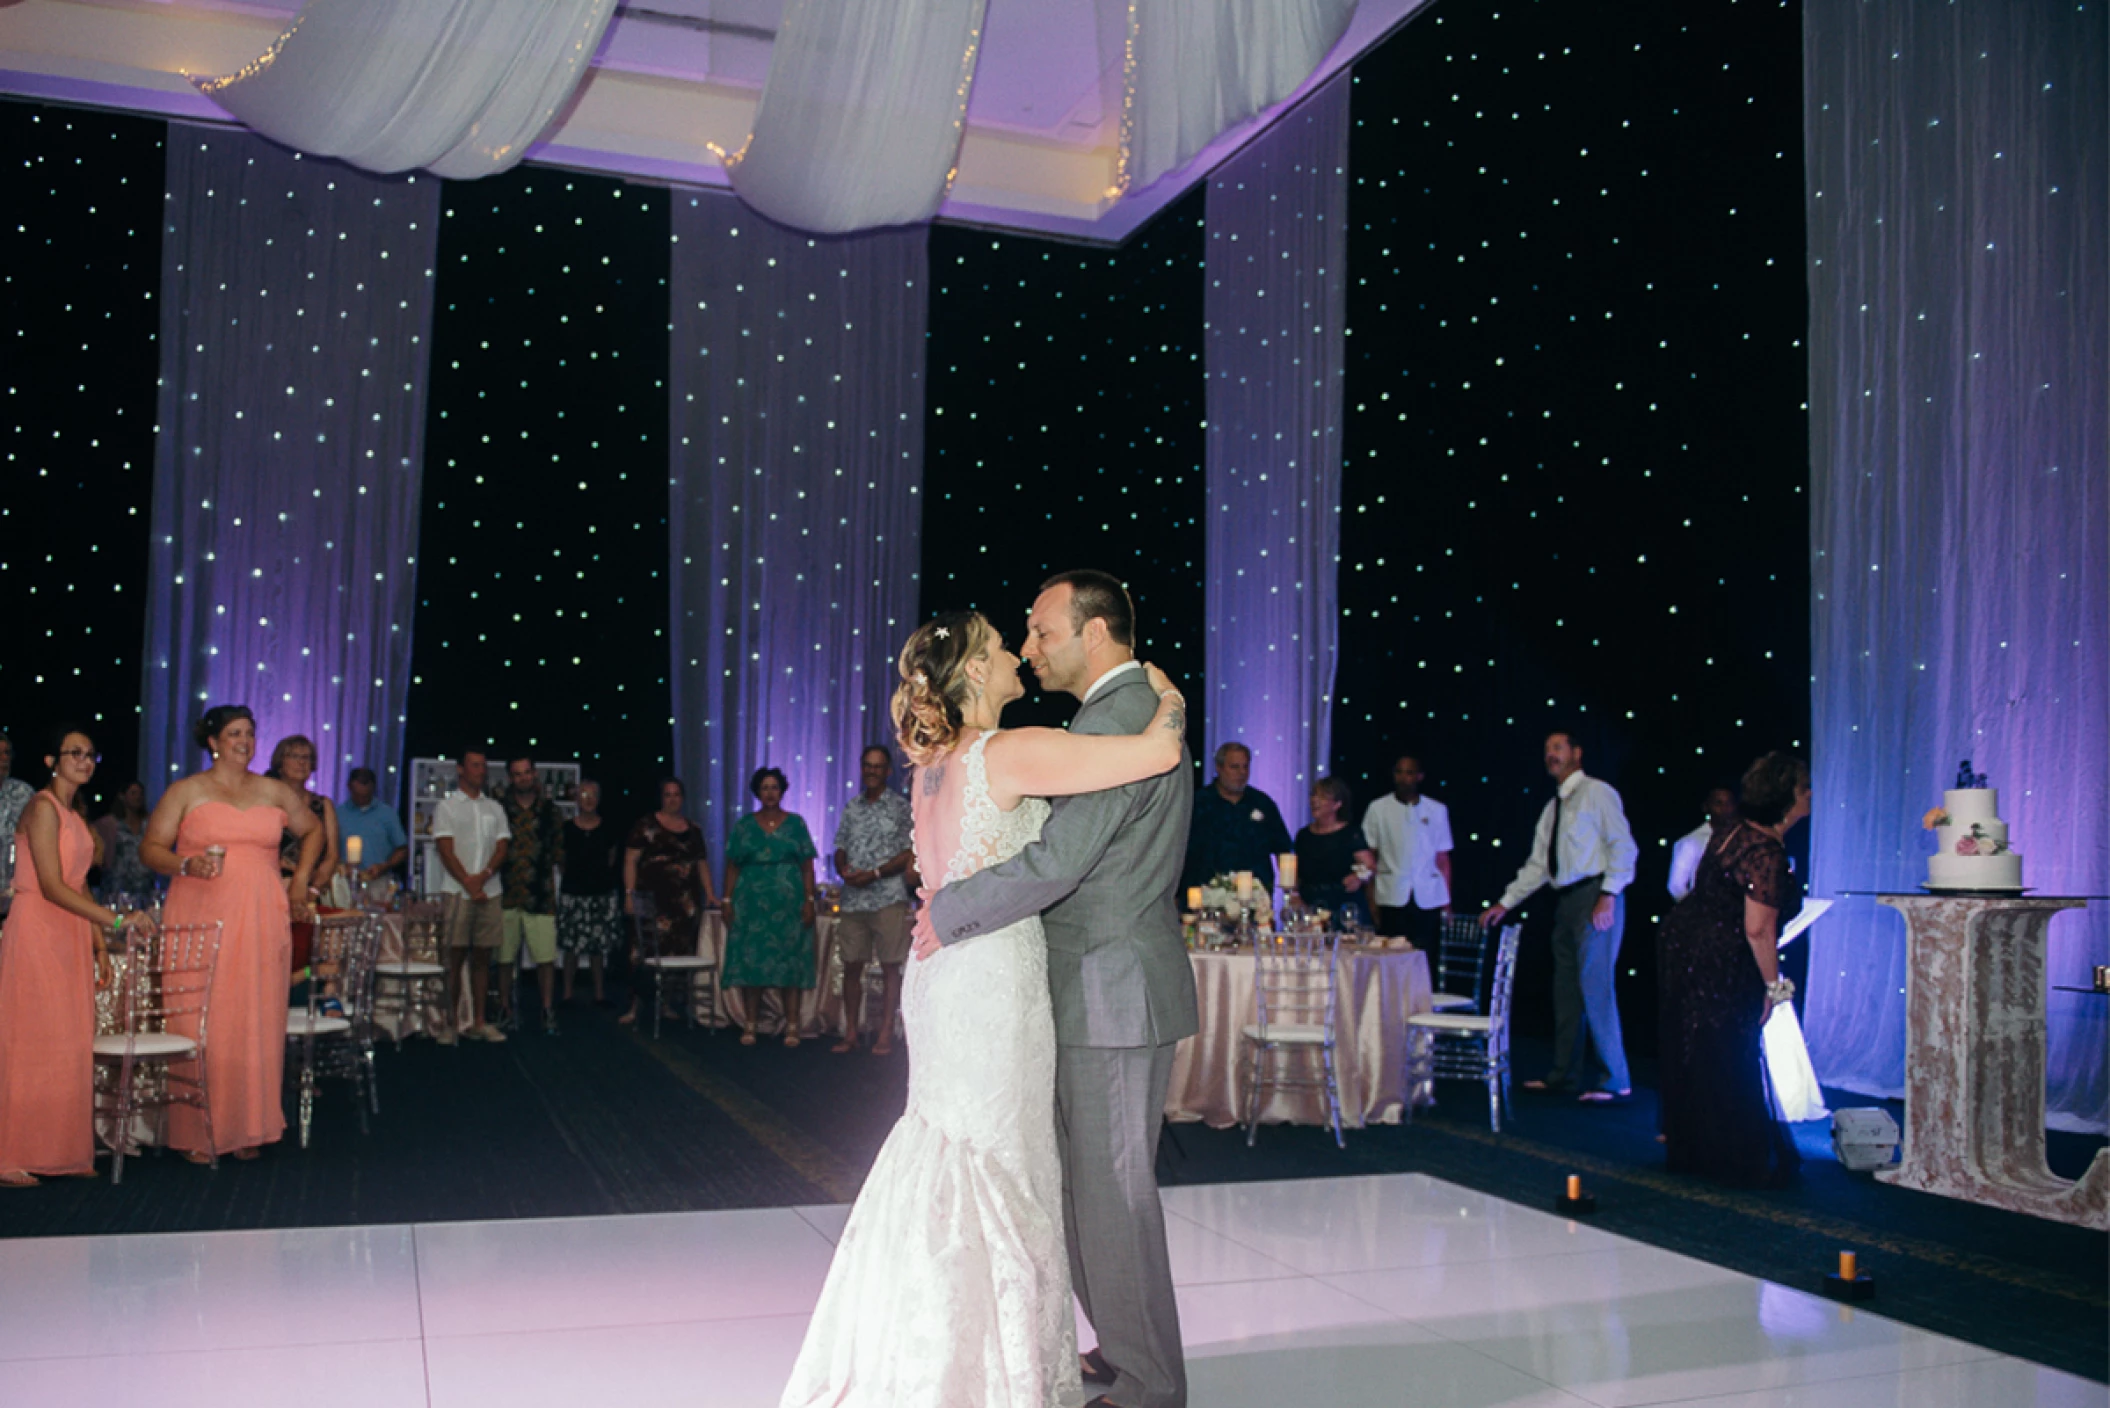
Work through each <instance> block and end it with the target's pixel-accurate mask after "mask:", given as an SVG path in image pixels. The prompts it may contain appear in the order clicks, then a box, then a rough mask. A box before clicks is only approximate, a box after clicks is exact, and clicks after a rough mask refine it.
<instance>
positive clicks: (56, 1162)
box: [0, 728, 154, 1188]
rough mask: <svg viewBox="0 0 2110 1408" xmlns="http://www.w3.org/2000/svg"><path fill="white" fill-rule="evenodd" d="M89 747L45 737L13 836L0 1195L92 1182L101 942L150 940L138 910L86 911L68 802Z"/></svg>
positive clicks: (84, 857) (90, 761)
mask: <svg viewBox="0 0 2110 1408" xmlns="http://www.w3.org/2000/svg"><path fill="white" fill-rule="evenodd" d="M97 761H98V759H97V758H96V755H95V740H94V739H93V738H91V737H89V736H88V734H87V733H86V732H84V731H83V730H81V729H77V728H65V729H58V730H55V731H54V734H53V737H52V738H51V740H50V749H49V751H47V752H46V754H45V757H44V764H45V766H46V767H48V768H50V769H51V782H50V784H49V785H48V786H46V787H45V788H44V789H43V790H42V791H40V792H38V793H37V794H36V795H35V796H34V797H32V798H31V799H30V802H29V805H28V807H27V808H25V809H24V811H23V813H22V820H21V821H20V823H19V824H18V825H17V828H16V832H15V904H14V908H13V910H12V911H11V912H10V913H9V914H8V916H7V927H6V929H5V930H4V931H0V1188H27V1187H30V1186H32V1185H34V1184H35V1183H36V1182H37V1180H38V1177H39V1175H44V1176H50V1175H74V1176H78V1177H82V1178H93V1177H94V1176H95V990H96V988H97V987H100V986H105V985H107V984H108V982H109V980H110V953H109V943H110V940H111V939H113V938H116V937H117V936H119V935H120V934H124V933H127V932H130V933H140V934H143V933H152V932H153V927H154V921H153V919H152V918H151V917H150V916H149V915H147V914H146V913H145V912H144V911H140V910H134V911H132V912H131V913H129V914H127V913H124V912H121V911H119V910H114V909H109V908H106V907H104V906H103V905H100V904H97V903H96V902H95V901H94V900H93V899H91V898H89V896H88V893H87V890H86V889H85V886H86V884H87V881H88V866H89V863H90V861H91V860H92V859H93V858H94V853H95V841H94V837H93V835H92V834H91V833H90V832H89V830H88V824H87V823H86V822H84V821H82V820H81V818H80V816H79V814H78V813H76V812H75V811H74V809H73V799H74V797H75V796H76V795H78V794H79V792H80V790H81V789H82V788H83V787H85V786H87V784H88V779H89V778H91V777H93V776H95V765H96V763H97Z"/></svg>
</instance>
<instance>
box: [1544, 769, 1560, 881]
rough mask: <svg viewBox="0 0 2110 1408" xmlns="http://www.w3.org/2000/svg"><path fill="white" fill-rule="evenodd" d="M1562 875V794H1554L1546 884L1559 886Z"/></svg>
mask: <svg viewBox="0 0 2110 1408" xmlns="http://www.w3.org/2000/svg"><path fill="white" fill-rule="evenodd" d="M1560 873H1561V794H1560V793H1558V792H1556V793H1554V794H1553V828H1552V830H1550V831H1548V832H1547V833H1546V883H1547V884H1549V885H1557V884H1559V883H1560V880H1559V879H1558V877H1559V875H1560Z"/></svg>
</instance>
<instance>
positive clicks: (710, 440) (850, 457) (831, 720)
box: [667, 195, 929, 861]
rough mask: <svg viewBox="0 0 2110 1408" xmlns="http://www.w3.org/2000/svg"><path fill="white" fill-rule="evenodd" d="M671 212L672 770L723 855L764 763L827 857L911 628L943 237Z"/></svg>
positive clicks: (718, 205) (887, 732) (732, 203)
mask: <svg viewBox="0 0 2110 1408" xmlns="http://www.w3.org/2000/svg"><path fill="white" fill-rule="evenodd" d="M673 217H674V258H673V268H672V273H671V276H670V279H669V283H670V284H671V287H672V294H671V299H670V302H671V305H672V315H671V321H672V332H671V337H672V347H671V348H670V352H671V357H670V374H669V380H668V388H667V390H668V394H667V403H668V409H669V417H670V421H671V424H670V426H669V434H668V441H669V449H670V454H671V456H672V459H673V468H672V477H671V479H670V493H669V499H670V502H669V516H668V547H669V560H670V568H669V575H670V577H671V579H672V580H671V583H670V590H671V592H672V611H671V613H670V614H671V620H672V623H673V631H672V635H673V640H672V642H671V647H672V663H673V675H672V679H673V695H674V766H675V772H676V774H677V775H678V776H680V777H681V778H682V779H683V781H685V782H686V783H687V784H688V787H689V789H690V793H689V800H690V810H691V814H692V815H694V816H696V817H697V818H698V819H699V820H700V821H701V822H702V824H703V828H704V836H705V838H706V841H707V842H708V844H709V846H710V848H711V855H712V857H713V859H714V861H715V860H716V859H717V858H719V857H722V856H723V855H724V852H725V835H726V832H727V831H728V830H730V829H731V827H732V824H733V822H734V821H736V820H737V819H738V818H739V817H740V815H741V813H742V812H745V811H748V810H750V809H751V808H752V807H753V805H754V803H753V800H752V799H751V798H750V797H749V795H748V790H747V782H748V777H749V775H750V774H751V773H752V772H753V771H754V770H755V769H756V768H759V767H763V766H765V765H768V766H774V767H777V768H779V769H781V770H782V771H783V772H784V773H785V775H786V776H787V778H788V779H789V781H790V784H791V785H790V790H789V791H788V792H787V793H786V795H785V798H784V805H785V806H786V807H787V808H789V809H790V810H792V811H795V812H798V813H799V814H801V815H802V816H804V817H805V819H806V823H807V826H808V829H810V830H811V831H812V833H813V839H814V841H815V843H816V844H817V845H819V846H820V847H821V851H822V854H823V855H825V854H826V853H827V851H828V849H829V847H830V845H831V844H832V839H831V838H832V837H833V836H834V834H835V822H836V817H837V816H838V814H839V812H840V809H841V807H842V805H843V803H845V802H847V801H848V800H849V799H850V797H851V796H852V795H854V794H855V792H856V791H857V782H858V779H857V766H858V758H859V755H860V754H861V753H862V751H863V749H864V745H865V744H867V743H875V742H876V743H884V742H887V741H888V740H889V739H891V737H892V736H893V723H892V721H891V719H890V718H889V717H888V713H887V706H888V701H889V700H890V699H891V698H892V696H893V691H894V683H895V668H894V660H895V656H896V654H897V652H898V651H899V650H900V647H901V642H902V641H903V640H904V639H906V638H907V636H908V633H909V631H910V629H911V628H912V627H913V625H914V623H915V619H916V608H917V598H918V594H919V592H920V585H919V577H920V573H921V561H922V523H923V509H922V499H921V491H922V484H923V343H924V327H925V322H926V303H925V298H924V276H925V269H926V265H927V263H928V247H929V232H928V230H927V229H926V228H925V227H923V226H915V227H912V228H909V229H904V230H882V231H875V232H870V233H865V234H857V235H847V236H841V237H836V238H817V237H811V236H807V235H803V234H797V233H794V232H792V231H788V230H785V229H783V228H781V227H779V226H776V225H772V224H770V223H769V222H768V221H767V220H765V219H763V218H762V217H761V216H759V215H757V214H755V213H754V212H753V211H752V210H750V209H748V208H747V207H746V206H744V205H742V204H741V203H740V202H739V201H737V200H735V199H734V198H733V197H731V196H729V195H722V196H721V195H692V196H683V197H681V198H679V199H677V200H676V201H675V202H674V210H673Z"/></svg>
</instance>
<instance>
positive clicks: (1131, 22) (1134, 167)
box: [1099, 0, 1355, 190]
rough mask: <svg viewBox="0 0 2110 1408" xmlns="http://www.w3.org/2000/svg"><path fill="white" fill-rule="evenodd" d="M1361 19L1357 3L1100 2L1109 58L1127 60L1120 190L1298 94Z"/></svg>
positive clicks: (1183, 160)
mask: <svg viewBox="0 0 2110 1408" xmlns="http://www.w3.org/2000/svg"><path fill="white" fill-rule="evenodd" d="M1354 17H1355V0H1100V3H1099V35H1100V48H1101V52H1102V55H1103V56H1105V57H1106V58H1107V59H1108V60H1111V59H1112V58H1113V57H1115V56H1118V58H1119V67H1118V68H1115V67H1113V66H1112V64H1111V62H1109V64H1108V72H1109V73H1117V74H1119V75H1120V88H1119V90H1118V91H1117V92H1114V93H1110V94H1108V104H1107V105H1108V107H1109V108H1111V109H1112V110H1113V111H1115V112H1118V113H1120V114H1121V115H1122V116H1121V170H1120V174H1119V177H1118V181H1117V185H1118V188H1119V189H1120V190H1141V189H1142V188H1143V187H1145V186H1147V185H1149V184H1150V183H1151V182H1153V181H1155V180H1157V179H1158V178H1159V177H1160V176H1163V175H1164V174H1165V173H1166V172H1168V171H1173V170H1176V169H1178V168H1179V167H1182V166H1185V165H1186V164H1187V163H1188V162H1189V161H1191V160H1192V159H1193V158H1194V157H1195V156H1196V155H1197V154H1199V153H1200V151H1201V150H1202V148H1204V147H1206V146H1208V145H1209V143H1211V142H1213V141H1215V140H1216V139H1217V138H1218V137H1219V136H1221V135H1223V134H1224V133H1225V132H1227V131H1229V130H1230V129H1232V128H1233V127H1236V126H1237V125H1238V124H1240V123H1241V122H1244V121H1246V120H1247V119H1248V118H1251V117H1254V116H1256V115H1257V114H1259V113H1261V112H1263V111H1265V110H1266V109H1268V108H1271V107H1273V106H1274V105H1275V104H1277V103H1279V102H1281V101H1283V100H1284V99H1285V98H1287V97H1289V96H1290V95H1291V94H1292V93H1294V92H1296V91H1297V87H1298V85H1299V84H1301V83H1303V82H1304V80H1305V79H1307V78H1309V77H1311V75H1312V70H1314V69H1316V68H1317V67H1318V66H1319V60H1321V59H1323V58H1325V57H1326V54H1327V51H1328V50H1330V49H1332V48H1333V46H1334V44H1335V43H1337V42H1338V41H1339V40H1340V37H1341V35H1342V34H1344V33H1346V32H1347V29H1348V22H1349V21H1350V20H1351V19H1353V18H1354ZM1116 42H1117V43H1118V45H1119V47H1118V48H1115V47H1114V44H1115V43H1116ZM1108 50H1111V51H1112V52H1111V53H1108V52H1107V51H1108Z"/></svg>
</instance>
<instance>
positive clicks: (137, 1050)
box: [95, 1032, 198, 1060]
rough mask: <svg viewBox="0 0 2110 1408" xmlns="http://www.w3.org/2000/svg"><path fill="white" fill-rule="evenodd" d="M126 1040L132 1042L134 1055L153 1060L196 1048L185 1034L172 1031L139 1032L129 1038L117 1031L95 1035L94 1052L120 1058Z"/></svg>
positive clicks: (115, 1058) (179, 1054) (185, 1053)
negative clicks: (112, 1033) (108, 1034)
mask: <svg viewBox="0 0 2110 1408" xmlns="http://www.w3.org/2000/svg"><path fill="white" fill-rule="evenodd" d="M127 1040H129V1041H131V1042H133V1043H134V1045H133V1047H132V1054H133V1055H134V1056H147V1057H152V1058H153V1059H155V1060H160V1059H161V1058H163V1057H166V1056H188V1055H190V1054H191V1053H192V1052H194V1051H196V1050H197V1049H198V1043H197V1042H195V1041H192V1040H191V1039H190V1038H189V1037H187V1036H178V1035H176V1034H175V1033H174V1032H141V1033H140V1034H139V1035H138V1036H136V1037H130V1038H128V1037H126V1036H125V1035H124V1033H122V1032H119V1033H116V1034H114V1035H111V1036H99V1037H97V1038H96V1039H95V1054H96V1055H98V1056H108V1057H110V1058H111V1059H113V1060H122V1059H123V1058H124V1054H125V1042H126V1041H127Z"/></svg>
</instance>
